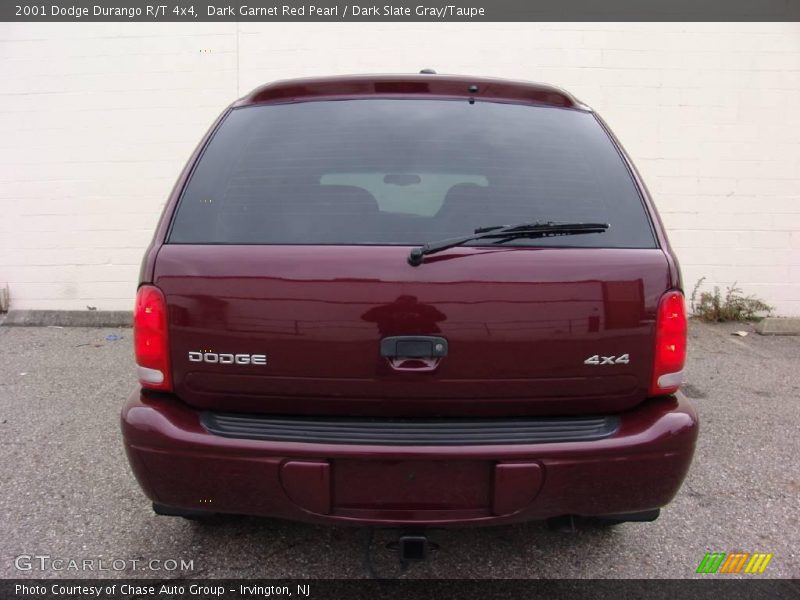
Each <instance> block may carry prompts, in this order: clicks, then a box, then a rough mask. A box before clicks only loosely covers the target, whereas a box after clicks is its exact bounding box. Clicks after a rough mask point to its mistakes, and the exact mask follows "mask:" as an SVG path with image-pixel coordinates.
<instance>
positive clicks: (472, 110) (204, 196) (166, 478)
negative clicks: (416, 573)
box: [122, 74, 698, 527]
mask: <svg viewBox="0 0 800 600" xmlns="http://www.w3.org/2000/svg"><path fill="white" fill-rule="evenodd" d="M681 289H682V288H681V279H680V274H679V270H678V264H677V261H676V259H675V255H674V254H673V253H672V251H671V249H670V246H669V243H668V241H667V237H666V235H665V233H664V229H663V227H662V225H661V223H660V221H659V218H658V215H657V214H656V210H655V207H654V206H653V203H652V200H651V199H650V196H649V195H648V192H647V190H646V189H645V187H644V185H643V184H642V182H641V180H640V178H639V176H638V174H637V173H636V171H635V169H634V167H633V165H632V164H631V162H630V160H629V159H628V158H627V156H626V155H625V153H624V152H623V150H622V148H621V147H620V145H619V143H618V142H617V141H616V140H615V138H614V137H613V135H612V134H611V133H610V131H609V130H608V128H607V127H606V125H605V124H604V123H603V121H602V120H600V118H599V117H598V116H597V115H596V114H595V113H594V112H593V111H592V110H591V109H589V108H588V107H586V106H584V105H583V104H581V103H580V102H578V101H577V100H576V99H575V98H573V97H572V96H570V95H569V94H567V93H566V92H564V91H562V90H559V89H557V88H553V87H550V86H546V85H539V84H533V83H521V82H513V81H504V80H496V79H480V78H472V77H452V76H442V75H435V74H420V75H412V76H397V75H392V76H353V77H335V78H327V79H304V80H294V81H285V82H279V83H274V84H270V85H266V86H264V87H261V88H258V89H257V90H255V91H253V92H252V93H251V94H249V95H247V96H246V97H244V98H242V99H241V100H239V101H237V102H235V103H234V104H233V105H232V106H230V107H229V108H228V109H226V110H225V112H224V113H223V114H222V116H221V117H220V118H219V119H218V121H217V122H216V123H215V124H214V126H213V127H212V128H211V130H210V132H209V133H208V134H207V135H206V137H205V139H204V140H203V141H202V143H201V144H200V146H199V147H198V149H197V151H196V152H195V154H194V156H192V158H191V159H190V160H189V163H188V165H187V166H186V168H185V169H184V171H183V173H182V175H181V176H180V178H179V180H178V183H177V185H176V186H175V189H174V191H173V192H172V195H171V197H170V198H169V201H168V202H167V204H166V208H165V210H164V214H163V217H162V219H161V222H160V224H159V226H158V230H157V232H156V234H155V238H154V240H153V242H152V244H151V245H150V247H149V249H148V250H147V253H146V256H145V259H144V264H143V265H142V270H141V277H140V286H139V292H138V296H137V301H136V311H135V347H136V362H137V365H138V376H139V380H140V383H141V389H137V390H136V392H135V393H134V394H133V396H132V397H131V398H130V400H129V401H128V403H127V405H126V406H125V408H124V410H123V413H122V429H123V433H124V438H125V447H126V450H127V453H128V457H129V459H130V463H131V466H132V468H133V471H134V473H135V475H136V477H137V479H138V480H139V483H140V484H141V486H142V488H143V489H144V491H145V493H146V494H147V496H148V497H149V498H150V499H151V500H152V501H153V503H154V507H155V509H156V512H158V513H160V514H173V515H182V516H186V517H201V516H203V515H210V514H213V513H240V514H250V515H264V516H272V517H282V518H287V519H296V520H303V521H312V522H323V523H356V524H381V525H397V526H401V527H402V526H409V527H422V526H426V525H465V524H500V523H510V522H515V521H525V520H529V519H547V518H553V517H563V516H573V515H580V516H598V517H603V518H606V519H608V520H610V521H622V520H652V519H653V518H655V517H656V516H657V515H658V509H659V508H660V507H663V506H664V505H666V504H667V503H668V502H669V501H670V500H671V499H672V497H673V496H674V495H675V493H676V492H677V490H678V488H679V487H680V485H681V482H682V480H683V479H684V477H685V475H686V472H687V470H688V468H689V464H690V462H691V459H692V454H693V451H694V446H695V440H696V437H697V427H698V424H697V416H696V414H695V411H694V409H693V408H692V406H691V405H690V404H689V403H688V402H687V400H686V399H685V398H684V397H683V396H681V395H680V394H679V393H678V392H677V390H678V386H679V384H680V382H681V375H682V370H683V365H684V358H685V353H686V316H685V309H684V298H683V295H682V292H681Z"/></svg>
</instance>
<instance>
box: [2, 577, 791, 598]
mask: <svg viewBox="0 0 800 600" xmlns="http://www.w3.org/2000/svg"><path fill="white" fill-rule="evenodd" d="M539 597H542V598H544V597H546V598H548V599H553V600H557V599H560V598H597V599H598V600H600V599H606V598H608V599H612V598H613V599H615V600H616V599H618V598H620V599H627V598H647V599H648V600H651V599H660V598H664V599H669V600H675V599H676V598H689V599H690V600H703V599H706V598H707V599H709V600H711V599H714V600H717V599H719V598H724V599H726V600H728V599H738V598H747V599H750V598H752V599H762V598H763V599H765V600H766V599H770V600H772V599H774V598H800V582H798V580H785V579H759V580H752V579H736V580H731V579H728V580H725V579H690V580H675V579H662V580H658V579H650V580H643V579H622V580H605V579H603V580H598V579H574V580H512V579H495V580H486V579H484V580H474V579H473V580H469V579H460V580H457V579H449V580H448V579H434V580H422V579H397V580H374V579H372V580H371V579H363V580H340V579H328V580H311V579H294V580H268V579H264V580H246V579H192V580H186V579H164V580H148V579H117V580H113V579H96V580H92V579H61V580H53V579H24V580H23V579H5V580H0V598H2V600H6V599H12V598H14V599H20V600H22V599H25V600H37V599H47V600H65V599H80V600H84V599H85V600H140V599H141V600H144V599H154V600H155V599H157V600H179V599H180V600H184V599H185V600H189V599H192V600H195V599H197V600H199V599H206V598H224V599H225V600H245V599H247V600H250V599H265V598H270V599H272V598H296V599H299V600H304V599H306V598H309V599H314V600H327V599H329V598H330V599H334V598H335V599H339V598H343V599H347V600H353V599H360V598H365V599H373V598H391V599H394V598H397V599H398V600H399V599H401V598H402V599H404V600H405V599H409V598H431V599H433V598H459V599H462V598H481V599H484V598H485V599H492V598H503V599H506V598H539Z"/></svg>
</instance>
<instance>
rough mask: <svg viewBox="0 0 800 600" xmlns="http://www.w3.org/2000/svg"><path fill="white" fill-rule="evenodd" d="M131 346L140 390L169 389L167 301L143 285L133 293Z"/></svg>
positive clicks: (157, 292) (152, 288)
mask: <svg viewBox="0 0 800 600" xmlns="http://www.w3.org/2000/svg"><path fill="white" fill-rule="evenodd" d="M133 347H134V351H135V353H136V367H137V368H136V370H137V375H138V377H139V383H141V384H142V387H146V388H150V389H154V390H170V389H172V381H171V380H170V376H169V343H168V340H167V301H166V300H165V299H164V294H163V293H162V292H161V290H160V289H158V288H157V287H155V286H152V285H143V286H142V287H140V288H139V291H138V292H137V294H136V309H135V310H134V313H133Z"/></svg>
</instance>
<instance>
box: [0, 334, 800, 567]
mask: <svg viewBox="0 0 800 600" xmlns="http://www.w3.org/2000/svg"><path fill="white" fill-rule="evenodd" d="M736 330H745V331H748V332H749V335H748V336H746V337H738V336H734V335H731V334H732V332H733V331H736ZM690 337H691V339H690V354H689V364H688V376H687V384H686V385H685V387H684V390H685V392H686V394H687V395H688V396H690V397H691V398H693V400H694V402H695V403H696V406H697V408H698V411H699V414H700V419H701V431H700V439H699V442H698V447H697V453H696V456H695V460H694V464H693V466H692V468H691V471H690V473H689V475H688V478H687V480H686V482H685V483H684V485H683V488H682V489H681V491H680V492H679V494H678V496H677V497H676V499H675V500H674V501H673V502H672V504H671V505H670V506H668V507H667V508H666V509H665V510H664V511H663V512H662V516H661V518H660V519H659V520H657V521H656V522H654V523H644V524H634V523H629V524H623V525H620V526H618V527H613V528H606V529H604V528H597V527H588V526H587V527H582V528H580V529H578V530H577V531H574V532H557V531H550V530H548V529H547V528H546V527H545V526H544V524H542V523H529V524H525V525H513V526H503V527H489V528H479V529H449V530H440V531H434V532H432V535H431V538H432V540H433V541H434V542H435V543H436V544H437V545H438V549H436V550H435V551H434V552H433V553H432V555H431V558H430V559H429V560H428V561H426V562H424V563H419V564H414V565H412V566H411V568H410V569H409V570H408V571H407V572H406V573H405V574H404V575H403V576H406V577H420V578H428V577H433V578H462V577H479V578H535V577H557V578H561V577H563V578H574V577H598V578H606V577H670V578H683V577H695V576H696V575H695V569H696V568H697V566H698V564H699V562H700V560H701V559H702V558H703V556H704V554H705V553H706V552H714V551H721V552H733V551H744V552H769V553H773V555H774V557H773V559H772V561H771V562H770V564H769V566H768V568H767V570H766V572H765V573H764V574H763V577H784V578H785V577H798V576H800V560H799V558H800V557H798V552H799V550H798V548H800V544H798V540H800V523H799V522H798V519H799V518H800V510H798V509H800V459H799V458H798V456H800V435H798V429H799V426H800V399H799V396H800V337H762V336H760V335H757V334H755V333H754V332H753V330H752V327H750V326H749V325H741V324H726V325H707V324H702V323H694V322H693V323H692V325H691V329H690ZM131 341H132V340H131V331H130V330H129V329H89V328H56V327H44V328H36V327H30V328H29V327H8V326H0V577H4V578H11V577H36V578H39V577H158V578H164V577H169V578H172V577H181V578H187V577H189V578H191V577H260V578H280V577H312V578H357V577H367V576H368V573H369V570H370V568H371V569H372V572H373V573H375V574H377V575H379V576H386V577H394V576H397V575H399V574H400V572H399V568H398V565H397V564H396V558H395V555H394V552H393V551H392V550H391V549H390V548H387V544H390V543H391V542H392V541H394V539H395V536H394V533H393V532H391V531H387V530H376V531H375V532H374V535H373V537H372V539H371V540H370V537H369V532H368V530H366V529H361V528H346V527H327V526H314V525H305V524H300V523H292V522H285V521H279V520H271V519H257V518H245V517H241V518H233V519H222V520H220V521H218V522H216V523H212V524H210V525H198V524H196V523H192V522H188V521H185V520H183V519H180V518H170V517H158V516H156V515H154V514H153V513H152V511H151V509H150V506H149V503H148V501H147V500H146V498H145V497H144V495H143V494H142V492H141V491H140V490H139V488H138V486H137V484H136V482H135V480H134V478H133V476H132V474H131V472H130V469H129V467H128V464H127V461H126V459H125V455H124V452H123V449H122V443H121V438H120V432H119V410H120V407H121V406H122V404H123V402H124V400H125V398H126V397H127V395H128V393H129V392H130V391H131V389H133V388H134V386H135V380H134V377H133V369H132V362H133V359H132V349H131ZM20 557H22V558H20ZM41 557H49V558H41ZM154 559H155V560H158V561H161V562H159V563H152V562H150V561H152V560H154ZM70 560H72V561H76V564H79V565H84V566H86V565H89V566H91V567H92V569H86V570H81V571H76V570H74V569H73V568H72V565H71V563H70V562H69V561H70ZM56 561H61V562H56ZM83 561H89V562H88V563H84V562H83ZM171 561H175V562H174V563H173V562H171ZM182 563H183V565H182ZM101 569H103V570H101Z"/></svg>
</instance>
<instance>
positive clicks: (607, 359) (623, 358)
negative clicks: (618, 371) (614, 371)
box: [583, 354, 631, 365]
mask: <svg viewBox="0 0 800 600" xmlns="http://www.w3.org/2000/svg"><path fill="white" fill-rule="evenodd" d="M629 362H631V357H630V356H628V355H627V354H622V355H620V356H600V355H599V354H595V355H594V356H590V357H589V358H587V359H586V360H585V361H583V364H585V365H627V364H628V363H629Z"/></svg>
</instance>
